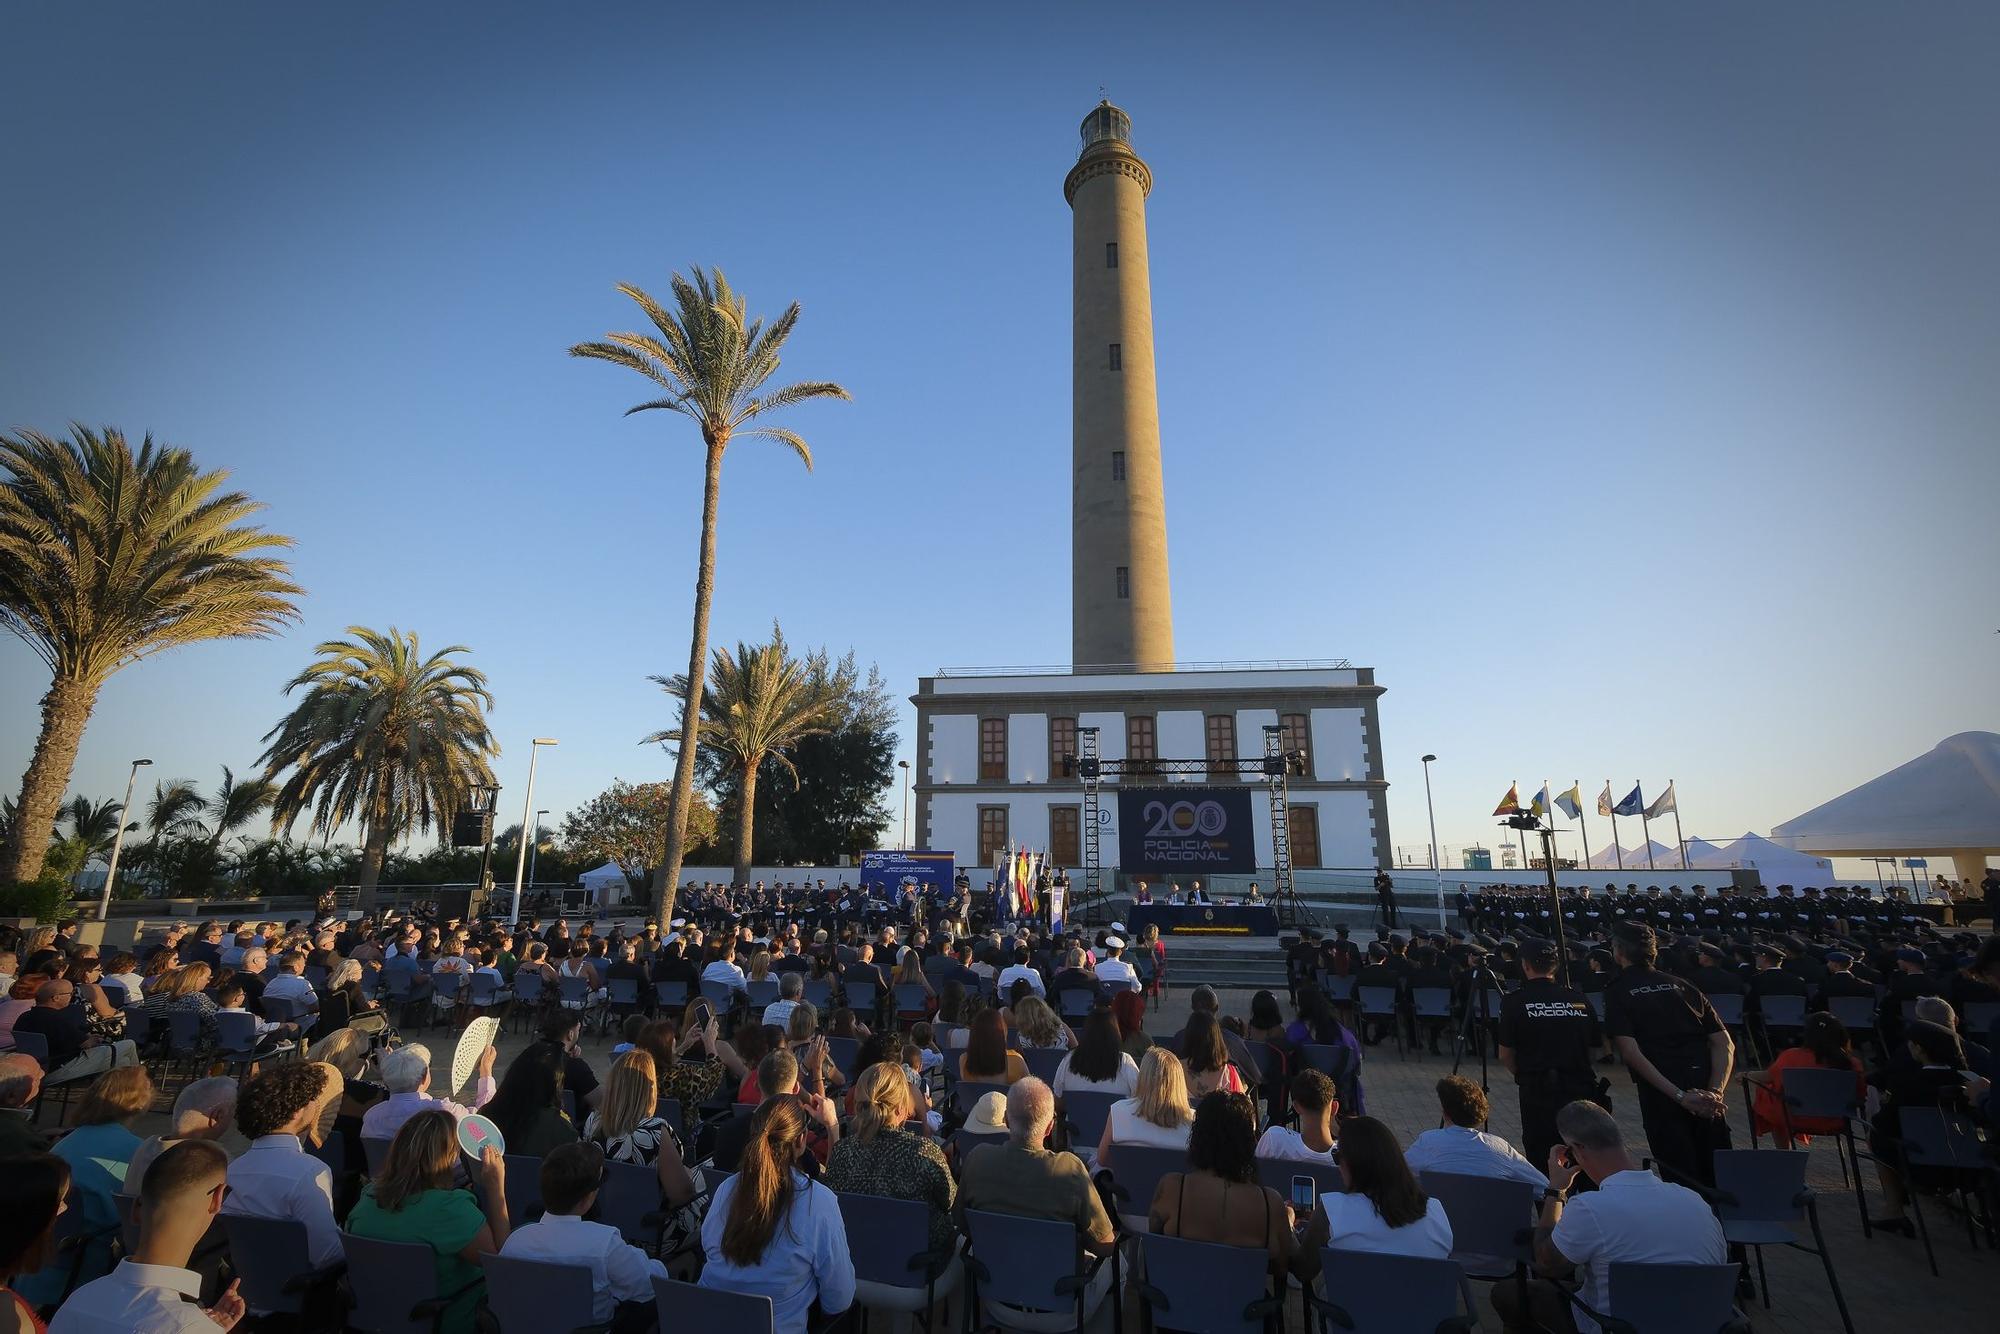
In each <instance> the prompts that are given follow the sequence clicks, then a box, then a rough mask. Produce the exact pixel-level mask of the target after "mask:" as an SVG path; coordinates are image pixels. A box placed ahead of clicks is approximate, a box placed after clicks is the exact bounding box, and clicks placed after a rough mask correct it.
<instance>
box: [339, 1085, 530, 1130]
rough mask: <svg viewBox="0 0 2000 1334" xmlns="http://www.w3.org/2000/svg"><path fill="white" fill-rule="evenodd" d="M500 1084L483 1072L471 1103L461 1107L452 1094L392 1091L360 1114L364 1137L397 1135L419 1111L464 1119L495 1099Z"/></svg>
mask: <svg viewBox="0 0 2000 1334" xmlns="http://www.w3.org/2000/svg"><path fill="white" fill-rule="evenodd" d="M498 1087H499V1086H498V1085H496V1084H495V1083H494V1082H493V1076H492V1075H481V1076H480V1077H479V1078H478V1079H476V1080H474V1081H473V1083H472V1106H470V1107H461V1106H459V1105H458V1104H457V1103H455V1102H453V1101H452V1100H451V1099H450V1098H433V1097H432V1096H431V1095H430V1094H428V1093H391V1094H390V1095H389V1096H388V1097H387V1098H386V1099H384V1100H383V1101H381V1102H378V1103H376V1104H375V1105H374V1106H373V1107H370V1108H369V1109H368V1110H367V1111H365V1112H363V1113H362V1114H361V1137H362V1138H363V1139H394V1138H396V1132H397V1131H398V1130H401V1129H402V1128H403V1122H405V1121H407V1120H409V1119H410V1118H411V1117H413V1116H415V1115H416V1114H417V1113H418V1112H429V1111H440V1112H450V1113H451V1114H452V1116H453V1117H455V1118H457V1119H459V1120H463V1119H464V1118H465V1116H466V1114H467V1113H468V1112H472V1111H475V1110H477V1109H478V1108H481V1107H484V1106H485V1105H486V1104H487V1103H489V1102H491V1101H493V1094H494V1092H495V1091H496V1090H497V1088H498Z"/></svg>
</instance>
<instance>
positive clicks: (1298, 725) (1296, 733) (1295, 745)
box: [1278, 713, 1313, 778]
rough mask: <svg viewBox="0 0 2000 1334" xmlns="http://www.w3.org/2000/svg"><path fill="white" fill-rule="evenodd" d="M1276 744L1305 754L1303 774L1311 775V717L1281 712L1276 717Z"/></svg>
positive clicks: (1308, 776) (1309, 776)
mask: <svg viewBox="0 0 2000 1334" xmlns="http://www.w3.org/2000/svg"><path fill="white" fill-rule="evenodd" d="M1278 744H1279V745H1281V746H1283V747H1284V748H1285V749H1286V750H1288V751H1291V750H1296V751H1298V752H1299V753H1300V754H1301V755H1304V756H1305V776H1306V777H1307V778H1311V777H1312V776H1313V741H1312V719H1310V718H1308V717H1307V716H1306V715H1305V714H1303V713H1287V714H1282V715H1280V716H1279V718H1278Z"/></svg>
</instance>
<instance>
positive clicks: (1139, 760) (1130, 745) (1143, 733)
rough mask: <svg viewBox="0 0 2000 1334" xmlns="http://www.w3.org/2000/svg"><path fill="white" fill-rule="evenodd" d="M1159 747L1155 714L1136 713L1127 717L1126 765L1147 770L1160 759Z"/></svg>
mask: <svg viewBox="0 0 2000 1334" xmlns="http://www.w3.org/2000/svg"><path fill="white" fill-rule="evenodd" d="M1159 758H1160V752H1159V747H1158V746H1157V745H1156V744H1155V741H1154V733H1153V715H1152V714H1150V713H1134V714H1130V715H1128V716H1127V717H1126V719H1125V767H1126V768H1128V769H1132V770H1137V771H1141V772H1143V771H1147V770H1150V769H1152V767H1153V765H1154V764H1155V763H1156V762H1157V761H1158V760H1159Z"/></svg>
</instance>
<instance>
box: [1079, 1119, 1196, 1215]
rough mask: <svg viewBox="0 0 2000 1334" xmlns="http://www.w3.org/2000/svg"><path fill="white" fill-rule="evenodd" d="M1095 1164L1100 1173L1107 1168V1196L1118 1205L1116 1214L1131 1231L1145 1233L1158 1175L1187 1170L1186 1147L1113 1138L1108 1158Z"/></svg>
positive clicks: (1158, 1180)
mask: <svg viewBox="0 0 2000 1334" xmlns="http://www.w3.org/2000/svg"><path fill="white" fill-rule="evenodd" d="M1098 1167H1099V1170H1100V1172H1102V1171H1103V1170H1106V1169H1108V1170H1109V1171H1110V1174H1111V1198H1112V1200H1113V1201H1114V1202H1115V1203H1116V1204H1117V1206H1118V1214H1119V1217H1121V1218H1123V1219H1124V1220H1125V1225H1126V1226H1127V1227H1128V1228H1130V1229H1131V1230H1132V1231H1134V1232H1145V1231H1147V1230H1148V1229H1149V1228H1150V1226H1151V1223H1150V1217H1151V1214H1152V1209H1153V1192H1154V1191H1155V1190H1157V1189H1159V1185H1160V1178H1161V1177H1164V1176H1166V1175H1167V1174H1168V1173H1170V1172H1185V1171H1186V1170H1187V1150H1186V1149H1167V1148H1162V1147H1160V1146H1159V1145H1156V1144H1120V1143H1118V1142H1116V1141H1115V1140H1114V1141H1113V1142H1112V1145H1111V1161H1110V1162H1109V1163H1108V1164H1106V1163H1100V1164H1098Z"/></svg>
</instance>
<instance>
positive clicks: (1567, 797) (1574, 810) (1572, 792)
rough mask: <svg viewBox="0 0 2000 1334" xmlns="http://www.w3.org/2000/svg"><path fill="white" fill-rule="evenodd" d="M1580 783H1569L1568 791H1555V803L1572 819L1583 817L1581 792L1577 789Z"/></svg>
mask: <svg viewBox="0 0 2000 1334" xmlns="http://www.w3.org/2000/svg"><path fill="white" fill-rule="evenodd" d="M1579 786H1580V784H1577V783H1571V784H1570V787H1569V791H1567V792H1558V793H1556V805H1557V806H1558V807H1560V808H1561V809H1562V813H1563V814H1564V815H1567V816H1568V817H1569V818H1570V819H1572V820H1581V819H1582V818H1583V794H1582V793H1581V792H1579V791H1577V788H1578V787H1579Z"/></svg>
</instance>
